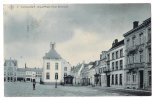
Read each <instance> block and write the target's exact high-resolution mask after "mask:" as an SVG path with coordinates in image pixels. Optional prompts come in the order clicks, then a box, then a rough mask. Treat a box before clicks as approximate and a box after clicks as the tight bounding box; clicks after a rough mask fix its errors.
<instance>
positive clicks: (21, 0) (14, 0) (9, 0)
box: [0, 0, 155, 100]
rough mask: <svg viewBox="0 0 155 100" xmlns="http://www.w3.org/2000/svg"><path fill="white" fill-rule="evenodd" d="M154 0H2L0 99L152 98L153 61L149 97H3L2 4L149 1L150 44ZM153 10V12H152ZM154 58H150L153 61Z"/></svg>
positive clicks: (0, 22)
mask: <svg viewBox="0 0 155 100" xmlns="http://www.w3.org/2000/svg"><path fill="white" fill-rule="evenodd" d="M154 1H155V0H104V1H102V0H3V3H0V80H1V82H0V99H1V100H6V99H12V100H21V99H38V100H42V99H48V100H51V99H63V100H64V99H66V100H73V99H76V100H78V99H89V100H94V99H98V100H103V99H108V100H109V99H110V100H111V99H119V100H124V99H125V100H127V99H128V100H130V99H135V100H136V99H141V100H146V99H149V100H150V99H153V98H154V85H155V84H154V83H155V82H154V81H155V80H154V72H153V71H154V70H155V68H154V63H152V77H153V78H152V80H153V81H152V82H153V83H152V85H153V87H152V89H153V91H152V96H151V97H143V98H142V97H120V96H119V97H114V96H112V97H88V98H85V97H69V98H66V97H63V98H58V97H49V98H48V97H35V98H33V97H29V98H23V97H18V98H17V97H11V98H10V97H4V85H3V83H4V82H3V75H4V74H3V59H4V55H3V4H57V3H59V4H62V3H63V4H64V3H65V4H72V3H151V7H152V8H151V10H152V16H151V19H152V44H154V40H153V39H154V34H153V33H155V31H154V22H155V21H154V18H155V15H154V12H155V11H154V8H155V3H154ZM153 11H154V12H153ZM152 57H154V46H153V45H152ZM153 60H154V59H152V62H153Z"/></svg>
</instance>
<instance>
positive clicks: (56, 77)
mask: <svg viewBox="0 0 155 100" xmlns="http://www.w3.org/2000/svg"><path fill="white" fill-rule="evenodd" d="M57 79H58V74H57V73H56V74H55V80H56V82H55V88H57Z"/></svg>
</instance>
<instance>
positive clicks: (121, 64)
mask: <svg viewBox="0 0 155 100" xmlns="http://www.w3.org/2000/svg"><path fill="white" fill-rule="evenodd" d="M120 69H123V60H120Z"/></svg>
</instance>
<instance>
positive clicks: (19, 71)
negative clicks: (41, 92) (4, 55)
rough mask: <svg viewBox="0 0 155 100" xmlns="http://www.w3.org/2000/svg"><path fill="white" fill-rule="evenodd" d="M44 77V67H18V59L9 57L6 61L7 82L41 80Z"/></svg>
mask: <svg viewBox="0 0 155 100" xmlns="http://www.w3.org/2000/svg"><path fill="white" fill-rule="evenodd" d="M41 78H42V68H28V67H26V64H25V68H18V63H17V60H14V59H11V58H10V59H8V60H5V62H4V81H6V82H16V81H24V82H32V81H33V79H35V80H36V82H40V80H41Z"/></svg>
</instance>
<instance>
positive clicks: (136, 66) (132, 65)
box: [126, 63, 144, 69]
mask: <svg viewBox="0 0 155 100" xmlns="http://www.w3.org/2000/svg"><path fill="white" fill-rule="evenodd" d="M135 68H144V63H133V64H127V65H126V69H135Z"/></svg>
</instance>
